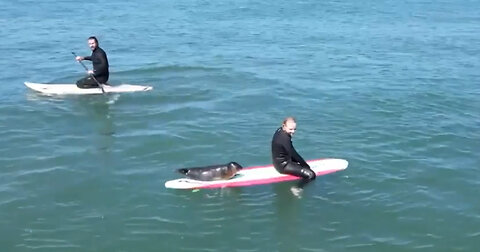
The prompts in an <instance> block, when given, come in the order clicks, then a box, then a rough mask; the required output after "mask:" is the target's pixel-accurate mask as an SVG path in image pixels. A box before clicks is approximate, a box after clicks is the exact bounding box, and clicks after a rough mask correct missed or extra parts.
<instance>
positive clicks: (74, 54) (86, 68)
mask: <svg viewBox="0 0 480 252" xmlns="http://www.w3.org/2000/svg"><path fill="white" fill-rule="evenodd" d="M72 54H73V56H75V57H77V54H76V53H75V52H72ZM78 63H80V64H81V65H82V66H83V68H85V71H87V72H88V67H87V66H85V64H83V62H82V61H78ZM90 76H91V77H92V78H93V80H94V81H95V82H96V83H97V84H98V86H99V87H100V89H101V90H102V93H103V94H105V90H103V85H102V84H100V82H98V81H97V79H96V78H95V76H93V74H90Z"/></svg>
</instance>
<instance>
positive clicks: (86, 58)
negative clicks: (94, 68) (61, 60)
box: [83, 56, 92, 60]
mask: <svg viewBox="0 0 480 252" xmlns="http://www.w3.org/2000/svg"><path fill="white" fill-rule="evenodd" d="M83 59H84V60H92V57H91V56H85V57H83Z"/></svg>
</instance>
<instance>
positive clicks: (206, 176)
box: [177, 162, 243, 181]
mask: <svg viewBox="0 0 480 252" xmlns="http://www.w3.org/2000/svg"><path fill="white" fill-rule="evenodd" d="M242 168H243V167H242V166H241V165H239V164H238V163H236V162H230V163H228V164H222V165H211V166H204V167H194V168H182V169H178V170H177V171H178V172H180V173H181V174H183V175H185V176H187V178H190V179H195V180H201V181H214V180H227V179H231V178H232V177H233V176H235V174H236V173H237V172H238V171H239V170H241V169H242Z"/></svg>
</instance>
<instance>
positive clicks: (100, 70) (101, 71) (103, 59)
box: [93, 51, 108, 77]
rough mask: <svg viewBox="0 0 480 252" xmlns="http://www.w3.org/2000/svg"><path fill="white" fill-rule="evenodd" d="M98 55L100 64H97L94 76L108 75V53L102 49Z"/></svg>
mask: <svg viewBox="0 0 480 252" xmlns="http://www.w3.org/2000/svg"><path fill="white" fill-rule="evenodd" d="M96 56H97V60H98V62H99V64H95V69H94V73H93V76H95V77H97V76H104V75H107V74H108V63H107V62H108V61H107V55H106V54H105V52H104V51H100V52H99V53H98V55H96Z"/></svg>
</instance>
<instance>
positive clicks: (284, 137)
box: [272, 117, 316, 197]
mask: <svg viewBox="0 0 480 252" xmlns="http://www.w3.org/2000/svg"><path fill="white" fill-rule="evenodd" d="M296 129H297V123H296V121H295V118H293V117H287V118H285V120H284V121H283V124H282V127H280V128H278V129H277V131H275V134H274V135H273V139H272V159H273V166H274V167H275V169H276V170H277V171H278V172H280V173H282V174H290V175H294V176H297V177H301V178H302V180H301V181H300V182H299V184H298V185H297V186H296V187H292V188H291V190H292V193H293V194H294V195H295V196H298V197H299V196H300V194H301V192H302V190H303V187H304V186H305V184H307V183H308V182H310V181H312V180H314V179H315V177H316V175H315V172H314V171H312V170H311V169H310V166H309V165H308V164H307V162H305V160H304V159H303V158H302V157H301V156H300V155H299V154H298V153H297V151H296V150H295V148H294V147H293V145H292V136H293V134H294V133H295V130H296Z"/></svg>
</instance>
